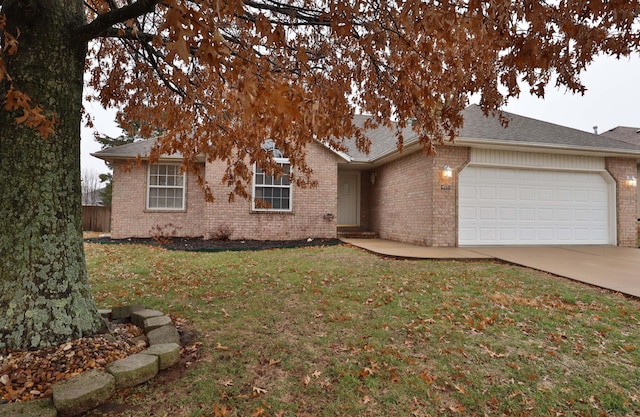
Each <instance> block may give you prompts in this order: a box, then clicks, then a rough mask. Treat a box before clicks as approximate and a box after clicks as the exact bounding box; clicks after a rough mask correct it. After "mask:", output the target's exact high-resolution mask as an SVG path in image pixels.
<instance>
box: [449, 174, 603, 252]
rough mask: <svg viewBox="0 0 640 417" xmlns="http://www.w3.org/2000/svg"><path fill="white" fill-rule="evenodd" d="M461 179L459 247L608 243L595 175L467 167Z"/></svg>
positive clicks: (599, 181)
mask: <svg viewBox="0 0 640 417" xmlns="http://www.w3.org/2000/svg"><path fill="white" fill-rule="evenodd" d="M459 179H460V184H459V190H460V192H459V216H460V217H459V244H460V245H483V244H486V245H491V244H493V245H500V244H526V245H534V244H608V243H609V225H608V222H609V203H608V198H609V190H608V185H607V183H606V182H605V180H604V178H602V177H601V176H600V174H598V173H596V172H563V171H555V172H554V171H544V170H534V169H505V168H490V167H467V168H465V169H464V170H463V171H462V172H461V173H460V177H459ZM487 181H493V182H491V183H490V184H487Z"/></svg>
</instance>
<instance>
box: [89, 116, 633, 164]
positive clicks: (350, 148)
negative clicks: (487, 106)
mask: <svg viewBox="0 0 640 417" xmlns="http://www.w3.org/2000/svg"><path fill="white" fill-rule="evenodd" d="M502 114H503V116H504V117H505V118H506V119H507V120H508V121H509V123H508V126H507V127H504V126H502V124H501V123H500V119H499V118H498V117H493V116H491V115H490V116H489V117H486V116H485V115H484V113H483V112H482V109H481V108H480V106H478V105H475V104H473V105H470V106H468V107H467V108H466V109H464V110H463V112H462V115H463V118H464V126H463V128H462V129H461V130H460V134H459V136H458V138H456V143H458V144H460V145H468V146H481V145H483V144H485V145H500V146H518V145H520V146H531V145H534V146H539V147H541V148H556V149H564V150H576V151H579V150H588V151H596V152H602V153H606V152H614V153H628V154H635V155H636V156H639V157H640V133H637V132H636V133H634V134H635V135H636V136H633V135H631V134H629V135H626V133H628V132H627V130H626V129H629V130H633V129H635V131H637V130H638V129H636V128H616V129H625V130H624V132H625V138H627V140H625V139H624V138H622V134H621V135H620V136H617V137H616V136H614V135H613V133H611V132H614V131H616V129H612V130H611V131H609V132H605V133H603V134H602V135H596V134H593V133H590V132H584V131H582V130H577V129H572V128H569V127H564V126H560V125H557V124H553V123H548V122H543V121H541V120H536V119H532V118H529V117H524V116H519V115H517V114H513V113H508V112H502ZM370 117H371V116H363V115H357V116H355V117H354V123H355V124H356V125H357V126H363V125H364V123H365V121H366V120H367V119H369V118H370ZM402 133H403V136H404V146H405V147H408V146H410V145H412V144H414V143H416V142H417V140H418V138H417V134H416V133H415V132H414V131H413V130H412V129H411V127H410V126H408V127H406V128H405V129H404V130H403V132H402ZM609 133H611V135H609ZM366 136H367V137H368V138H369V140H371V147H370V152H369V154H368V155H367V154H365V153H363V152H361V151H359V150H358V149H357V147H356V146H355V141H354V140H352V139H346V140H344V142H343V144H344V146H345V148H346V149H347V151H346V154H347V155H348V157H349V158H350V160H351V161H354V162H374V161H377V160H379V159H381V158H383V157H385V156H387V155H393V154H394V153H395V152H397V139H396V136H395V132H394V130H393V129H390V128H388V127H385V126H382V127H378V128H376V129H371V130H369V131H367V132H366ZM629 137H633V138H637V141H630V140H628V138H629ZM619 139H621V140H619ZM154 144H155V140H154V139H150V140H146V141H140V142H134V143H131V144H128V145H123V146H119V147H116V148H110V149H105V150H103V151H99V152H95V153H92V154H91V155H93V156H95V157H97V158H100V159H107V160H110V159H126V158H136V157H137V156H141V157H146V156H148V155H149V151H150V149H151V148H152V147H153V145H154ZM180 157H181V156H180V155H179V154H174V155H171V156H170V158H180Z"/></svg>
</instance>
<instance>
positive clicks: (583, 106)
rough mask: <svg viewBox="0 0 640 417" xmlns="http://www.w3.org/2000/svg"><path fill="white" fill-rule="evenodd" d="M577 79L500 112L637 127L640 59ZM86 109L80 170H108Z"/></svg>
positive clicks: (584, 125) (99, 117) (98, 122)
mask: <svg viewBox="0 0 640 417" xmlns="http://www.w3.org/2000/svg"><path fill="white" fill-rule="evenodd" d="M582 79H583V81H584V84H585V85H586V86H587V88H588V91H587V92H586V93H585V95H584V96H580V95H573V94H570V93H567V92H566V91H564V90H557V89H550V90H549V91H547V94H546V97H545V98H544V100H543V99H539V98H536V97H532V96H530V95H528V94H523V95H522V96H521V97H520V98H519V99H518V100H514V101H512V102H510V103H509V104H508V105H507V106H506V107H505V108H504V110H505V111H508V112H511V113H515V114H519V115H521V116H526V117H532V118H534V119H538V120H543V121H546V122H551V123H555V124H559V125H562V126H567V127H572V128H574V129H579V130H584V131H587V132H593V127H594V126H598V132H599V133H602V132H605V131H607V130H609V129H612V128H614V127H616V126H632V127H640V57H634V58H632V59H628V58H623V59H621V60H616V59H615V58H610V57H599V58H597V59H596V61H595V62H594V63H593V64H592V65H591V66H590V67H589V68H588V69H587V71H586V72H585V73H584V74H583V77H582ZM86 106H87V107H86V110H87V111H88V112H89V113H90V114H93V115H94V117H95V127H94V129H87V128H83V131H82V142H81V147H82V149H81V152H82V155H81V156H82V159H81V163H82V170H83V171H85V170H94V171H96V173H103V172H107V168H106V166H105V164H104V162H103V161H101V160H99V159H97V158H94V157H92V156H91V155H89V153H91V152H96V151H98V150H100V146H99V145H98V143H97V142H96V141H95V140H94V139H93V131H94V130H95V131H98V132H99V133H101V134H106V135H109V136H118V135H120V133H121V131H120V130H119V129H118V128H117V126H116V124H115V122H114V121H113V118H114V114H115V112H114V111H106V110H104V109H101V108H100V107H99V106H98V105H97V104H92V105H89V104H86Z"/></svg>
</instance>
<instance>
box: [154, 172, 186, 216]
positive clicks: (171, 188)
mask: <svg viewBox="0 0 640 417" xmlns="http://www.w3.org/2000/svg"><path fill="white" fill-rule="evenodd" d="M184 193H185V178H184V173H182V172H180V166H179V165H162V164H154V165H149V180H148V190H147V209H150V210H184V206H185V205H184Z"/></svg>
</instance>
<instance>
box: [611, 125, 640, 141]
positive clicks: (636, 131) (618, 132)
mask: <svg viewBox="0 0 640 417" xmlns="http://www.w3.org/2000/svg"><path fill="white" fill-rule="evenodd" d="M601 136H605V137H607V138H611V139H616V140H621V141H623V142H627V143H631V144H634V145H640V127H627V126H618V127H614V128H613V129H611V130H607V131H606V132H603V133H602V134H601Z"/></svg>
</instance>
